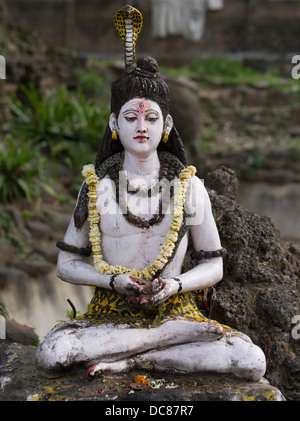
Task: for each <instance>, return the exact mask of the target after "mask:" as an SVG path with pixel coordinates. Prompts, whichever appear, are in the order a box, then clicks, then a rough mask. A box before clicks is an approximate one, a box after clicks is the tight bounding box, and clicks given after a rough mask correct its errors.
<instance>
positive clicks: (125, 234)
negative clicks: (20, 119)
mask: <svg viewBox="0 0 300 421" xmlns="http://www.w3.org/2000/svg"><path fill="white" fill-rule="evenodd" d="M115 21H116V26H117V29H118V30H120V32H121V35H122V36H124V38H125V40H124V42H125V51H126V54H125V63H126V71H125V72H124V74H122V75H121V77H120V78H119V79H118V80H117V81H116V82H115V83H113V85H112V100H111V116H110V120H109V124H108V126H107V129H106V132H105V134H104V138H103V140H102V143H101V146H100V150H99V152H98V155H97V158H96V163H95V166H94V165H87V166H85V167H84V170H83V174H84V176H85V178H86V180H85V182H84V183H83V186H82V188H81V191H80V193H79V196H78V201H77V205H76V209H75V212H74V215H73V217H72V220H71V222H70V225H69V227H68V230H67V232H66V235H65V238H64V240H63V241H60V242H58V246H59V247H60V248H61V250H60V253H59V257H58V265H57V274H58V276H59V277H60V278H61V279H62V280H64V281H66V282H71V283H74V284H80V285H89V286H94V287H96V288H95V294H94V297H93V299H92V301H91V303H90V305H89V310H88V312H87V313H86V314H85V315H83V316H80V317H77V318H75V319H72V320H70V321H66V322H62V323H59V324H58V325H57V326H55V327H54V328H53V329H52V330H51V331H50V332H49V333H48V335H47V336H46V338H45V339H44V341H43V343H42V344H41V345H40V346H39V348H38V350H37V353H36V366H37V368H38V370H39V371H40V373H41V374H43V375H46V376H49V377H56V376H59V375H61V374H63V373H65V372H66V371H67V370H69V369H70V368H72V367H76V366H77V365H85V366H86V367H88V373H89V374H90V375H93V374H95V373H96V372H97V371H102V372H105V371H106V370H110V371H116V372H120V371H122V370H129V369H132V368H142V369H150V370H151V369H153V370H158V371H168V372H181V373H195V372H214V373H230V374H233V375H236V376H238V377H241V378H244V379H249V380H254V381H256V380H259V379H260V378H261V377H262V376H263V375H264V373H265V365H266V364H265V356H264V354H263V352H262V351H261V349H260V348H258V347H257V346H256V345H254V344H253V343H252V342H251V340H250V339H249V338H248V337H247V336H246V335H244V334H242V333H240V332H237V331H234V330H232V329H230V328H228V327H226V326H222V325H220V324H219V323H217V322H215V321H212V320H210V319H207V318H206V317H204V316H203V315H202V314H201V312H200V311H199V309H198V307H197V305H196V302H195V298H194V291H198V290H202V289H204V288H208V287H210V286H212V285H214V284H216V283H217V282H219V281H220V280H221V279H222V268H223V261H222V256H223V255H224V249H223V248H222V247H221V244H220V239H219V235H218V231H217V228H216V224H215V221H214V219H213V215H212V210H211V204H210V200H209V197H208V194H207V192H206V190H205V187H204V185H203V183H202V182H201V181H200V180H199V179H198V178H197V177H196V176H195V169H194V167H187V165H186V159H185V155H184V149H183V145H182V142H181V139H180V137H179V134H178V132H177V130H176V128H175V127H174V124H173V120H172V117H171V116H170V114H169V91H168V87H167V85H166V83H165V82H164V80H163V79H162V78H161V77H160V75H159V73H158V65H157V62H156V61H155V60H154V59H152V58H149V57H147V58H142V59H139V60H137V62H136V61H135V55H134V46H135V41H136V38H137V34H138V33H139V31H140V26H141V15H140V13H139V12H138V11H137V10H136V9H133V8H131V7H130V6H125V7H124V8H123V9H122V10H121V11H119V12H118V13H117V15H116V19H115ZM122 28H123V30H122ZM124 28H125V29H126V30H124ZM130 46H131V49H130V48H129V47H130ZM189 235H190V236H191V238H192V242H193V246H194V249H195V252H194V253H193V257H194V259H195V260H196V261H197V264H196V265H195V267H194V268H193V269H191V270H189V271H188V272H185V273H182V265H183V260H184V257H185V254H186V251H187V246H188V236H189ZM90 254H91V256H90Z"/></svg>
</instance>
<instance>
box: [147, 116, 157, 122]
mask: <svg viewBox="0 0 300 421" xmlns="http://www.w3.org/2000/svg"><path fill="white" fill-rule="evenodd" d="M158 119H159V117H158V116H157V115H154V114H150V115H148V116H147V117H146V120H147V121H150V123H155V122H156V121H157V120H158Z"/></svg>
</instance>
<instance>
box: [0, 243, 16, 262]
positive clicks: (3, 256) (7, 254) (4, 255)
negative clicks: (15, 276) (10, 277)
mask: <svg viewBox="0 0 300 421" xmlns="http://www.w3.org/2000/svg"><path fill="white" fill-rule="evenodd" d="M13 250H14V248H13V245H12V243H11V241H10V240H8V239H6V238H0V266H2V265H5V264H6V263H7V262H8V261H9V260H10V259H11V256H12V254H13Z"/></svg>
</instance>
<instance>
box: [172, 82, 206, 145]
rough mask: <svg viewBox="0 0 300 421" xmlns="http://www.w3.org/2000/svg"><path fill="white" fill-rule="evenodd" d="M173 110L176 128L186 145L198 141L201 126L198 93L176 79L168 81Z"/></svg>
mask: <svg viewBox="0 0 300 421" xmlns="http://www.w3.org/2000/svg"><path fill="white" fill-rule="evenodd" d="M168 84H169V87H170V95H171V98H172V101H171V110H170V113H171V115H172V117H173V119H174V123H175V126H176V128H177V130H178V132H179V133H180V136H181V138H182V141H183V143H184V144H185V145H188V144H190V143H191V142H193V141H194V140H196V139H198V135H199V130H200V124H201V121H200V120H201V117H200V116H201V107H200V100H199V97H198V94H197V92H196V91H195V90H194V89H191V87H190V86H187V84H186V83H185V84H183V83H180V81H178V80H177V81H176V80H174V79H170V80H168Z"/></svg>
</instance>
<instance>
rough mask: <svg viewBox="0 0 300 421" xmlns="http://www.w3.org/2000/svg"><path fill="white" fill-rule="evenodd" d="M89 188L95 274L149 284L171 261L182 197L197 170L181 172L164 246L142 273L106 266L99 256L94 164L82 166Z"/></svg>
mask: <svg viewBox="0 0 300 421" xmlns="http://www.w3.org/2000/svg"><path fill="white" fill-rule="evenodd" d="M82 174H83V176H84V177H85V179H86V183H87V185H88V198H89V216H88V221H89V223H90V233H89V237H90V242H91V245H92V252H93V259H94V267H95V269H96V270H97V272H99V273H102V274H105V275H115V274H122V273H123V274H127V275H133V276H137V277H139V278H142V279H144V280H150V279H152V278H153V276H154V275H155V273H156V272H157V271H158V270H160V269H162V268H163V267H164V265H165V264H166V263H167V261H168V259H169V258H170V257H171V255H172V253H173V250H174V247H175V243H176V241H177V238H178V233H179V230H180V227H181V224H182V218H183V206H184V202H185V193H186V190H187V187H188V184H189V181H190V179H191V178H192V177H193V176H194V175H195V174H196V168H195V167H193V166H189V167H187V168H184V169H183V170H182V171H181V173H180V174H179V179H178V183H177V187H176V194H175V198H174V208H173V211H172V222H171V225H170V228H169V231H168V233H167V235H166V238H165V242H164V244H163V245H162V246H161V247H160V250H159V253H158V255H157V257H156V259H155V261H154V262H153V264H152V265H151V266H150V267H149V268H145V269H143V270H137V269H128V268H125V267H124V266H118V265H117V266H113V265H109V264H108V263H106V262H105V261H104V260H103V256H102V253H101V233H100V228H99V223H100V215H99V214H98V212H97V185H98V182H99V179H98V177H97V175H96V173H95V167H94V165H93V164H90V165H85V166H84V167H83V171H82Z"/></svg>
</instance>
